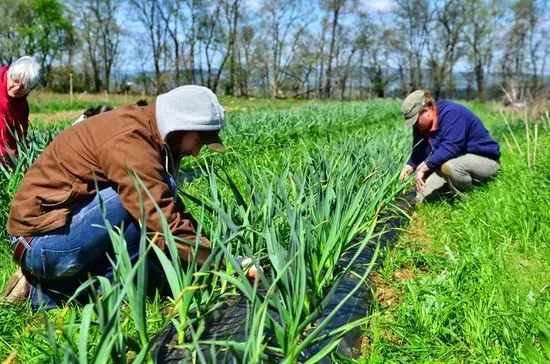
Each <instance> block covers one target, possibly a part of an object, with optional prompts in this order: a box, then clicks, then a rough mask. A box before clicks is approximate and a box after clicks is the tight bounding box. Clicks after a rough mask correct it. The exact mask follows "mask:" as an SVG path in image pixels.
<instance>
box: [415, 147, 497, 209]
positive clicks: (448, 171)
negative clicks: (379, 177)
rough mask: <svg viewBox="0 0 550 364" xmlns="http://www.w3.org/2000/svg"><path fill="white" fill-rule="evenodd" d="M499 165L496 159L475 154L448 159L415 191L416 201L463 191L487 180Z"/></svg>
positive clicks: (494, 174)
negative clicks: (422, 188)
mask: <svg viewBox="0 0 550 364" xmlns="http://www.w3.org/2000/svg"><path fill="white" fill-rule="evenodd" d="M499 168H500V165H499V163H498V162H497V161H495V160H493V159H490V158H486V157H482V156H479V155H476V154H465V155H463V156H460V157H457V158H453V159H449V160H448V161H447V162H445V163H443V164H442V165H441V169H437V170H435V171H434V172H433V173H432V174H431V175H430V176H429V177H428V178H427V179H426V184H425V185H424V190H422V192H419V193H417V195H416V201H417V202H418V203H421V202H422V201H424V200H427V201H430V200H434V199H437V198H439V197H441V196H442V195H444V194H447V193H449V192H463V191H468V190H469V189H471V188H472V184H474V183H482V182H487V181H488V180H490V179H491V178H493V177H494V176H496V174H497V173H498V170H499Z"/></svg>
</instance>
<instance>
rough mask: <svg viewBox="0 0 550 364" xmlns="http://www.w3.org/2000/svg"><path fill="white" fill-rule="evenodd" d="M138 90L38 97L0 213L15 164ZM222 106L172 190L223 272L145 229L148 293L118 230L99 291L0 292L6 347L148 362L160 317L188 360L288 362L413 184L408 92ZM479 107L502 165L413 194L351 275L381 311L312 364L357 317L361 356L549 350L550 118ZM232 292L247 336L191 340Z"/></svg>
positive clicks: (510, 354) (510, 358) (0, 350)
mask: <svg viewBox="0 0 550 364" xmlns="http://www.w3.org/2000/svg"><path fill="white" fill-rule="evenodd" d="M141 98H143V97H142V95H106V94H104V95H88V94H83V95H76V94H75V95H73V101H72V103H71V101H70V99H69V95H66V94H52V93H47V92H34V93H32V94H31V97H30V98H29V101H30V107H31V124H32V127H31V128H32V130H31V133H30V138H29V139H30V143H29V144H28V145H27V146H25V147H23V150H22V151H21V157H20V159H19V160H18V161H16V168H15V169H14V170H6V169H4V170H2V173H1V176H0V184H1V186H0V201H1V202H2V203H1V215H0V221H1V223H2V224H3V226H5V223H6V218H7V214H8V209H9V202H10V199H11V196H13V194H14V193H15V191H16V189H17V186H18V184H19V182H20V180H21V178H22V176H23V175H24V172H25V170H26V169H27V168H28V167H29V166H30V165H31V164H32V162H33V161H34V160H35V159H36V158H37V156H38V155H39V154H40V152H41V151H42V150H43V149H44V148H45V146H46V145H47V144H48V143H49V142H50V141H51V140H52V138H54V137H55V135H57V134H58V133H59V132H61V131H63V130H64V129H65V128H67V127H69V126H70V123H71V121H72V120H74V119H76V118H77V117H78V116H79V115H80V113H81V112H82V111H83V110H84V109H85V108H87V107H88V106H92V105H98V104H100V103H106V102H107V103H109V104H111V105H113V106H115V107H116V106H122V105H124V104H127V103H132V102H135V101H137V100H139V99H141ZM145 99H146V100H147V101H148V102H149V103H153V102H154V98H153V97H150V96H147V97H145ZM220 101H221V103H222V105H223V106H224V108H225V109H226V111H227V127H226V129H224V130H223V131H222V137H223V139H224V142H225V144H226V145H227V147H228V152H227V153H224V154H222V155H220V154H214V153H211V152H209V151H207V150H203V151H202V153H201V154H200V156H199V157H198V158H197V159H186V160H184V161H183V163H182V165H181V169H182V171H186V172H189V171H192V175H193V176H194V179H192V180H187V181H184V182H183V184H182V186H181V188H180V190H179V192H180V196H181V197H182V198H183V200H184V202H185V204H186V206H187V208H188V209H189V210H190V211H191V212H192V213H193V215H194V216H195V217H196V218H197V219H198V220H199V222H200V223H201V231H202V233H203V234H204V235H206V236H208V237H210V239H211V241H212V243H213V247H214V252H215V254H213V256H212V260H211V263H213V265H215V266H216V265H217V266H219V263H220V262H221V260H222V259H225V260H226V262H228V264H227V267H226V268H225V269H223V270H221V269H218V270H216V269H211V268H210V267H209V266H208V265H206V266H203V267H202V268H199V267H197V266H196V264H194V263H193V264H189V265H186V266H182V265H181V264H178V263H175V264H174V263H171V262H170V257H172V256H174V255H175V252H174V249H168V251H166V252H162V251H160V250H159V249H158V248H156V246H155V245H154V242H151V241H148V240H147V239H145V237H144V238H143V239H142V248H143V249H144V251H145V249H149V254H154V255H155V256H157V257H158V259H159V261H160V262H161V264H162V266H163V269H164V271H165V274H166V277H167V278H166V279H167V281H168V286H169V287H168V291H169V293H170V296H171V298H160V296H159V295H156V296H155V295H150V296H149V297H146V295H145V291H146V287H145V284H144V282H145V280H146V277H145V275H146V269H145V264H144V261H145V260H144V259H143V260H140V261H138V263H137V264H136V265H135V266H133V267H132V266H131V265H130V264H129V259H128V254H127V253H126V252H125V250H124V241H123V239H122V238H121V237H120V236H119V235H118V234H117V232H116V231H111V239H112V241H113V245H114V246H115V247H116V248H115V252H116V257H117V259H118V264H117V265H116V266H115V267H114V269H115V271H116V272H117V274H115V279H114V280H113V281H112V282H109V281H107V280H106V279H102V278H98V279H97V280H95V281H90V282H87V283H85V285H84V286H83V287H82V289H84V288H86V287H88V286H94V287H96V288H97V287H101V291H102V295H101V296H97V295H95V296H94V295H92V297H91V298H90V301H89V303H87V304H76V303H73V302H69V303H68V304H67V306H66V307H64V308H62V309H58V310H52V311H49V312H38V313H32V312H31V310H30V306H29V305H28V304H7V303H0V359H2V360H6V362H8V363H10V362H21V363H43V362H80V363H84V362H94V363H95V362H128V361H133V362H153V361H154V355H155V350H154V347H153V345H154V343H155V342H156V341H157V339H158V336H159V335H160V334H161V333H162V332H163V330H164V329H165V328H166V327H168V326H170V325H173V326H175V327H176V329H177V331H178V333H180V334H179V336H178V343H177V344H178V346H179V347H181V348H185V349H188V351H189V357H188V358H191V359H190V360H193V361H195V362H208V360H207V359H205V358H204V357H203V356H202V354H201V350H202V349H201V348H202V347H203V346H204V345H208V346H209V347H211V348H213V349H212V350H215V351H227V352H238V353H239V357H240V358H241V360H242V362H246V363H253V362H262V361H269V360H272V361H284V362H288V363H295V362H301V361H302V359H301V357H300V355H301V354H300V353H301V352H302V351H303V350H304V349H305V348H307V347H310V346H312V345H314V344H316V343H318V342H320V341H321V338H320V336H319V335H320V334H319V332H318V331H317V330H316V328H318V327H319V326H322V325H323V322H322V320H321V323H320V324H319V321H318V320H319V319H320V308H321V307H322V305H323V302H325V301H326V300H327V299H328V298H330V297H329V296H330V294H331V292H330V288H331V287H332V286H333V284H334V283H335V282H336V281H337V280H338V279H339V277H340V275H341V274H342V271H344V272H348V271H352V270H353V268H354V267H353V262H352V263H351V264H350V266H347V267H338V266H337V261H338V258H339V257H340V256H341V255H342V254H343V253H344V252H346V251H348V250H350V249H352V248H354V247H355V248H356V247H357V245H356V244H358V243H359V244H367V243H368V242H371V241H375V240H376V235H375V232H374V231H375V227H376V226H377V224H381V223H382V222H381V221H379V220H378V218H379V216H380V212H381V211H390V210H391V203H392V201H393V200H394V199H395V198H396V197H397V196H401V195H403V194H404V193H406V191H407V190H408V189H409V188H410V187H411V182H407V183H401V182H399V180H398V175H399V172H400V170H401V168H402V166H403V163H404V162H405V160H406V158H407V157H408V153H409V151H410V144H411V136H410V130H407V129H404V128H403V127H402V123H403V121H402V115H401V113H400V103H399V102H398V101H393V100H373V101H368V102H324V101H310V100H290V99H289V100H266V99H255V98H246V99H243V98H225V97H222V98H220ZM471 106H472V107H473V109H474V111H475V112H476V113H477V114H478V115H479V116H480V117H481V118H482V120H484V122H485V124H486V125H487V127H488V128H489V130H490V131H491V133H492V135H493V136H494V137H495V139H497V140H498V141H499V142H500V143H501V151H502V153H503V157H502V171H501V173H500V175H499V177H498V178H497V179H496V180H494V181H492V182H491V183H489V184H488V185H487V186H483V187H481V188H478V189H476V190H475V191H472V192H471V193H469V194H468V198H467V199H466V200H455V201H450V202H449V201H447V202H438V203H434V204H429V205H424V206H420V207H418V208H417V209H416V210H415V212H414V213H413V214H412V216H411V219H410V222H409V223H408V225H406V226H403V231H402V232H401V234H400V238H399V240H398V241H397V242H395V243H396V244H395V245H394V246H393V247H391V248H390V250H387V251H381V252H379V253H380V254H382V256H383V259H382V262H383V264H382V265H381V266H379V267H369V270H368V271H367V273H366V274H365V275H364V276H363V277H361V278H362V279H363V280H371V281H372V282H373V285H374V286H373V301H374V308H373V310H372V311H371V312H364V316H363V318H362V319H360V320H358V321H355V322H350V323H348V324H347V325H344V326H343V327H342V328H340V329H339V330H335V331H333V332H331V333H330V334H329V340H327V341H323V343H324V344H323V345H324V346H323V347H322V348H321V349H320V350H319V352H318V357H314V358H311V362H315V361H317V360H319V359H320V358H321V357H331V356H333V355H335V354H334V349H335V346H336V345H337V344H338V342H339V340H340V339H341V338H342V336H343V335H345V334H346V333H348V332H351V331H352V330H353V329H354V328H355V327H360V328H361V330H362V331H361V332H362V335H363V338H362V345H361V347H359V348H358V350H360V352H361V355H360V357H359V359H358V360H360V361H361V362H387V361H390V362H441V361H444V362H464V361H470V360H474V361H483V362H517V361H525V360H532V361H533V362H537V361H539V360H545V358H546V360H548V359H550V348H549V346H550V337H549V330H550V293H549V287H548V282H550V264H549V263H550V227H549V224H548V221H550V210H549V209H548V206H550V169H549V168H548V165H549V163H550V148H548V147H549V146H550V136H549V133H548V131H549V128H550V119H549V118H548V116H547V115H545V114H541V115H539V116H537V117H523V116H521V115H518V114H513V113H509V112H508V111H504V112H503V113H501V111H500V110H499V108H497V107H496V106H494V105H485V104H476V105H471ZM137 183H138V185H139V181H138V182H137ZM165 233H166V234H167V235H168V241H169V242H173V238H172V237H171V236H170V233H169V231H166V232H165ZM357 236H362V239H361V240H360V241H357V240H354V238H355V237H357ZM0 238H1V241H2V244H0V266H1V269H0V288H3V287H4V286H5V283H6V281H7V279H8V278H9V276H10V275H11V274H12V273H13V271H14V270H15V268H16V267H15V263H13V262H12V260H11V252H10V249H9V244H8V243H7V241H8V237H7V234H6V232H5V231H2V232H1V234H0ZM152 243H153V244H152ZM169 245H170V244H169ZM238 255H241V256H247V257H251V258H253V260H254V261H256V262H258V263H260V264H261V265H262V266H263V267H264V269H265V271H264V274H263V275H262V278H261V281H260V282H258V284H257V285H255V284H254V283H250V282H248V280H247V279H246V278H245V277H244V274H243V272H242V271H241V270H240V268H239V267H238V264H236V262H235V261H234V259H233V258H232V257H234V256H238ZM144 256H145V255H144ZM86 285H88V286H86ZM258 292H262V294H258ZM237 296H239V297H245V298H246V299H247V301H248V302H249V306H248V307H249V309H248V310H247V319H246V321H247V323H248V326H247V332H248V338H249V339H248V340H247V341H246V342H237V341H233V340H218V341H212V340H210V341H208V342H201V337H200V332H201V327H202V326H201V325H203V324H204V322H203V321H204V318H205V317H207V316H208V314H209V313H210V312H213V311H215V310H217V309H219V308H220V307H223V304H224V303H225V302H227V301H228V300H231V299H233V298H235V297H237ZM333 314H334V315H338V307H336V309H335V310H334V312H333ZM201 345H203V346H201ZM274 358H276V359H274ZM334 360H337V361H343V360H345V359H344V358H342V357H337V358H336V357H335V359H334Z"/></svg>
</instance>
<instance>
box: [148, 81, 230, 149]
mask: <svg viewBox="0 0 550 364" xmlns="http://www.w3.org/2000/svg"><path fill="white" fill-rule="evenodd" d="M155 108H156V119H157V126H158V128H159V132H160V136H161V137H162V139H163V140H166V136H167V135H168V134H169V133H171V132H173V131H176V130H193V131H216V130H221V129H222V128H223V127H224V126H225V111H224V109H223V107H222V106H221V105H220V103H219V101H218V98H217V97H216V95H215V94H214V93H213V92H212V91H211V90H210V89H208V88H206V87H203V86H195V85H188V86H180V87H178V88H175V89H173V90H172V91H170V92H167V93H165V94H161V95H159V96H158V97H157V101H156V106H155Z"/></svg>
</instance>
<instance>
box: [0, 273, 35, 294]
mask: <svg viewBox="0 0 550 364" xmlns="http://www.w3.org/2000/svg"><path fill="white" fill-rule="evenodd" d="M30 292H31V285H30V283H29V281H28V280H27V278H26V277H25V275H24V274H23V271H21V268H19V269H17V271H15V273H14V274H13V275H12V276H11V277H10V279H9V280H8V284H7V285H6V289H5V290H4V292H2V295H0V299H1V300H3V301H6V302H22V301H25V300H26V299H27V298H29V293H30Z"/></svg>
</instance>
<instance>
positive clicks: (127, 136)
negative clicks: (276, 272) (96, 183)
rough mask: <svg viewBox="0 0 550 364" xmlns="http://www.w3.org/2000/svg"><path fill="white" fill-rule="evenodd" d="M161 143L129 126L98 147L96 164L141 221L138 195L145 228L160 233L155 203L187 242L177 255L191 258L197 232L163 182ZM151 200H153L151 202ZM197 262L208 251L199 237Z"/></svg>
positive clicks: (173, 231) (204, 257) (171, 225)
mask: <svg viewBox="0 0 550 364" xmlns="http://www.w3.org/2000/svg"><path fill="white" fill-rule="evenodd" d="M162 159H163V156H162V152H161V149H160V146H159V145H157V144H156V142H155V141H154V140H153V139H152V138H151V135H150V133H149V132H148V131H147V130H145V129H130V130H128V131H127V132H126V133H122V134H120V135H119V136H117V137H116V138H113V139H111V140H110V141H108V142H107V143H106V144H105V145H103V146H101V147H100V152H99V161H98V162H99V166H100V167H101V169H102V170H103V172H104V173H105V176H106V177H107V178H108V179H109V180H111V181H112V182H114V183H116V184H117V186H118V195H119V197H120V200H121V202H122V204H123V205H124V207H125V208H126V210H127V211H128V212H129V213H130V215H132V217H133V218H134V219H136V220H138V221H139V220H141V217H142V216H141V207H140V203H139V201H140V196H141V199H142V201H143V205H144V210H145V217H146V225H147V230H148V231H150V232H162V231H163V229H162V222H161V219H160V216H159V214H158V213H157V210H156V208H155V204H154V203H156V204H157V205H158V207H159V208H160V209H161V211H162V213H163V215H164V216H165V218H166V221H167V223H168V225H169V226H170V230H171V231H172V233H173V235H174V236H176V237H179V238H182V239H183V240H185V241H187V242H188V244H184V243H181V244H178V250H179V252H180V258H181V259H183V260H186V261H189V260H190V259H192V256H191V255H192V250H193V249H191V247H192V246H194V245H195V239H196V232H195V228H194V226H193V222H192V221H191V220H190V219H188V218H186V214H185V213H184V211H183V204H178V205H177V206H176V202H175V200H174V198H173V197H172V193H171V191H170V188H169V186H168V185H167V184H166V182H165V181H164V176H165V173H166V172H165V170H164V166H163V164H162ZM132 173H135V174H136V175H137V176H138V177H139V178H140V179H141V181H142V182H143V185H144V186H145V187H146V188H147V190H148V191H149V193H150V194H151V198H150V197H149V196H148V195H147V193H146V192H145V191H144V190H143V189H142V188H140V187H136V186H135V185H134V183H133V181H132V177H131V174H132ZM153 201H154V203H153ZM200 241H201V244H200V248H199V251H198V252H197V253H198V257H197V258H198V262H199V264H201V265H202V264H203V263H204V261H205V260H206V258H207V257H208V255H209V254H210V246H209V243H207V241H206V240H205V239H201V240H200ZM157 245H159V247H161V248H163V249H164V247H165V240H164V239H159V240H157Z"/></svg>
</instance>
